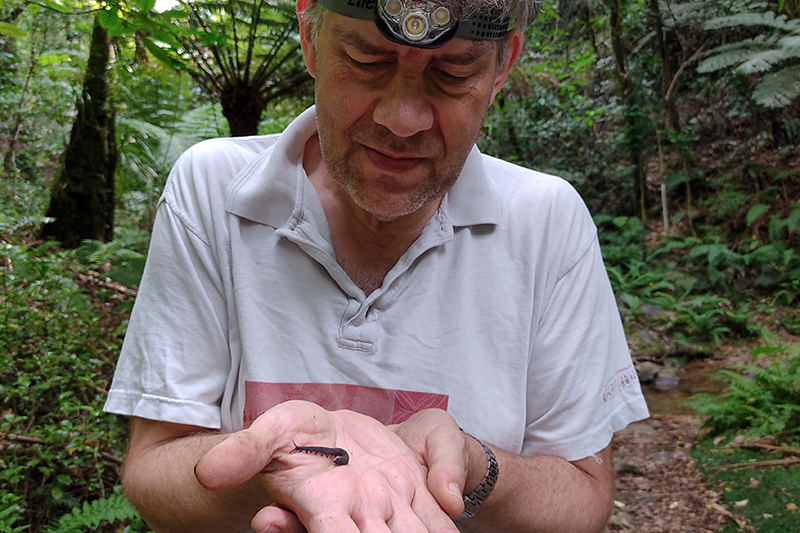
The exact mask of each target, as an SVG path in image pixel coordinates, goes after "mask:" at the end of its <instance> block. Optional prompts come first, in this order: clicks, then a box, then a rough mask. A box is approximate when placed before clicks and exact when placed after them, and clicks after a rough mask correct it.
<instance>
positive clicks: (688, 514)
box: [606, 414, 729, 533]
mask: <svg viewBox="0 0 800 533" xmlns="http://www.w3.org/2000/svg"><path fill="white" fill-rule="evenodd" d="M701 424H702V422H701V421H700V420H699V419H697V418H695V417H693V416H691V415H674V414H666V415H654V416H652V417H651V418H649V419H647V420H645V421H642V422H637V423H634V424H631V425H630V426H628V427H627V428H625V429H623V430H622V431H620V432H619V433H618V434H617V436H616V438H615V440H614V470H615V472H616V489H617V494H616V506H615V508H614V512H613V514H612V516H611V520H610V521H609V525H608V526H607V527H606V532H607V533H610V532H619V531H636V532H638V533H668V532H669V533H673V532H697V533H701V532H703V533H705V532H712V531H722V529H723V527H724V526H725V521H726V520H728V519H729V518H727V517H726V514H725V512H726V510H725V507H724V506H723V505H722V504H721V503H720V501H719V494H718V493H716V492H714V491H711V490H708V488H707V487H706V485H705V484H704V482H703V475H702V474H701V473H700V472H698V470H697V469H696V467H695V459H693V458H692V457H690V456H689V452H690V450H691V448H692V445H693V444H694V443H695V442H696V441H697V440H698V438H699V435H700V431H701Z"/></svg>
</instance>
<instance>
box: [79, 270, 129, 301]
mask: <svg viewBox="0 0 800 533" xmlns="http://www.w3.org/2000/svg"><path fill="white" fill-rule="evenodd" d="M75 277H76V278H77V279H78V283H82V284H84V285H93V286H96V287H100V288H103V289H109V290H112V291H114V292H117V293H120V294H124V295H125V296H129V297H131V298H136V294H137V293H138V292H139V291H137V290H136V289H131V288H130V287H127V286H125V285H123V284H121V283H114V282H113V281H106V280H103V279H100V278H98V277H96V276H92V275H88V274H81V273H80V272H78V273H76V276H75Z"/></svg>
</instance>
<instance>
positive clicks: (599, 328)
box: [523, 213, 648, 461]
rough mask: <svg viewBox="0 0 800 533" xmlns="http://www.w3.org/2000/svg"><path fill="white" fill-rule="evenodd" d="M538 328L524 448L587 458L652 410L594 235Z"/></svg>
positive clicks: (562, 280)
mask: <svg viewBox="0 0 800 533" xmlns="http://www.w3.org/2000/svg"><path fill="white" fill-rule="evenodd" d="M587 217H588V213H587ZM593 229H594V228H593V225H592V230H593ZM537 331H538V333H537V335H536V339H535V345H534V349H533V352H532V356H531V361H530V365H529V373H528V382H529V384H530V387H531V390H530V393H529V394H528V406H527V408H528V412H527V427H526V435H525V442H524V445H523V453H525V454H536V455H543V454H544V455H555V456H559V457H562V458H564V459H566V460H568V461H574V460H578V459H582V458H585V457H588V456H590V455H592V454H595V453H597V452H598V451H600V450H602V449H603V448H605V447H606V446H607V445H608V444H609V443H610V441H611V438H612V436H613V433H614V432H615V431H617V430H619V429H622V428H624V427H625V426H626V425H627V424H629V423H630V422H633V421H635V420H640V419H643V418H646V417H647V416H648V411H647V404H646V403H645V400H644V397H643V396H642V393H641V387H640V385H639V380H638V377H637V375H636V371H635V369H634V367H633V364H632V362H631V357H630V353H629V351H628V346H627V341H626V340H625V332H624V330H623V327H622V322H621V320H620V316H619V311H618V310H617V306H616V301H615V298H614V294H613V292H612V289H611V285H610V283H609V280H608V275H607V273H606V270H605V266H604V264H603V258H602V254H601V250H600V246H599V243H598V241H597V239H596V238H593V239H592V240H590V241H589V244H588V246H587V247H586V249H585V252H584V253H583V254H582V255H581V256H580V259H579V260H578V261H577V262H576V263H575V264H574V266H572V267H571V268H569V270H568V271H566V272H564V273H563V275H561V276H560V278H559V279H558V280H557V281H556V283H555V285H554V288H553V291H552V293H551V294H550V297H549V299H548V303H547V305H546V308H545V310H544V312H543V314H542V316H541V319H540V322H539V324H538V325H537Z"/></svg>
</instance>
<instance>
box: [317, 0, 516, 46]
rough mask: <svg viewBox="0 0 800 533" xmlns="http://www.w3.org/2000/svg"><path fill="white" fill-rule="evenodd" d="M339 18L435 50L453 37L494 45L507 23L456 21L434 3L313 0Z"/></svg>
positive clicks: (482, 17) (481, 18)
mask: <svg viewBox="0 0 800 533" xmlns="http://www.w3.org/2000/svg"><path fill="white" fill-rule="evenodd" d="M317 1H318V2H321V3H322V5H324V6H325V7H327V8H328V9H330V10H331V11H335V12H336V13H339V14H340V15H345V16H348V17H353V18H357V19H362V20H372V21H375V25H376V26H377V27H378V30H380V32H381V34H383V36H384V37H386V38H387V39H389V40H390V41H393V42H396V43H400V44H404V45H407V46H416V47H417V48H439V47H441V46H443V45H444V44H445V43H447V42H448V41H449V40H450V39H452V38H453V37H461V38H464V39H473V40H480V41H496V40H499V39H502V38H503V37H505V36H506V34H507V33H508V23H509V21H508V19H504V20H500V21H498V20H493V19H492V18H491V17H490V16H488V15H472V16H470V17H467V18H466V19H463V20H458V19H457V18H456V17H455V16H454V14H453V13H452V12H451V10H450V9H449V8H448V7H446V6H444V5H442V4H439V3H437V2H436V1H434V0H317Z"/></svg>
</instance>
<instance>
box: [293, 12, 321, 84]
mask: <svg viewBox="0 0 800 533" xmlns="http://www.w3.org/2000/svg"><path fill="white" fill-rule="evenodd" d="M313 3H314V0H297V4H296V10H297V20H298V22H299V23H300V48H301V49H302V50H303V58H304V59H305V62H306V70H308V73H309V74H311V77H312V78H316V77H317V47H316V46H315V45H314V41H313V39H312V38H311V30H312V28H311V24H309V23H308V20H307V19H306V17H305V10H306V9H308V8H309V7H311V4H313Z"/></svg>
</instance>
